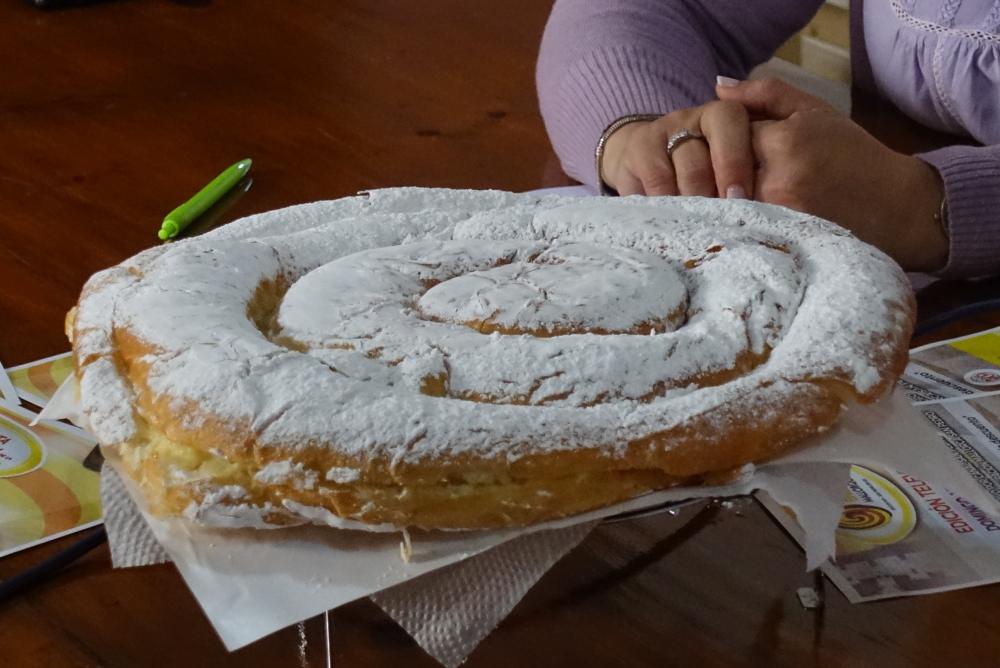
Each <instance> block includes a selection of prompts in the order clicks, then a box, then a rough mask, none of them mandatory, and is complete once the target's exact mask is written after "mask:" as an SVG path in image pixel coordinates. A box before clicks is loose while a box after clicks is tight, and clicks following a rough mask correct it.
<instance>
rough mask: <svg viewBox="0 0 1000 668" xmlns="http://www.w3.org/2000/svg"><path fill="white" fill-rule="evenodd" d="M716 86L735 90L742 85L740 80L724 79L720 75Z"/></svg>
mask: <svg viewBox="0 0 1000 668" xmlns="http://www.w3.org/2000/svg"><path fill="white" fill-rule="evenodd" d="M715 85H716V86H721V87H722V88H734V87H736V86H739V85H740V80H739V79H734V78H732V77H724V76H722V75H721V74H720V75H719V76H717V77H715Z"/></svg>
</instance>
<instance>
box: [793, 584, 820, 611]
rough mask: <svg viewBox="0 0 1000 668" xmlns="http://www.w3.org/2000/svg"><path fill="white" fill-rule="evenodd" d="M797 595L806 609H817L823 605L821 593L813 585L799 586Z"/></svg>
mask: <svg viewBox="0 0 1000 668" xmlns="http://www.w3.org/2000/svg"><path fill="white" fill-rule="evenodd" d="M795 595H796V596H798V597H799V603H800V604H802V607H803V608H805V609H806V610H816V609H817V608H821V607H823V599H822V598H820V596H819V593H818V592H817V591H816V590H815V589H813V588H812V587H799V588H798V589H797V590H796V592H795Z"/></svg>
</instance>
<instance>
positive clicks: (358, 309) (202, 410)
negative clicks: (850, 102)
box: [67, 189, 914, 528]
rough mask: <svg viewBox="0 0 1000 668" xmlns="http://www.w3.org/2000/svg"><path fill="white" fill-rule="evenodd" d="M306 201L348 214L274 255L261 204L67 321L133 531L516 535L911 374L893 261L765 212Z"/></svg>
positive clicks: (151, 259)
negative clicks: (137, 501) (125, 482)
mask: <svg viewBox="0 0 1000 668" xmlns="http://www.w3.org/2000/svg"><path fill="white" fill-rule="evenodd" d="M414 200H416V202H414ZM497 200H499V204H498V203H497ZM314 206H321V205H314ZM328 206H331V207H332V208H333V209H337V207H340V208H342V209H344V210H346V211H349V212H350V213H351V214H353V218H352V217H348V216H345V217H344V218H341V219H337V218H333V219H331V220H329V221H328V222H327V221H325V220H324V221H313V225H312V226H311V227H310V226H308V225H307V226H304V227H303V228H302V229H299V230H294V229H293V230H291V231H290V234H289V235H284V236H280V237H279V236H272V235H269V234H268V232H270V231H272V230H273V231H275V232H277V231H278V230H280V228H281V224H280V223H281V219H282V218H285V219H286V220H289V219H291V220H297V218H296V215H294V214H295V213H298V214H303V212H302V211H298V212H295V211H293V212H292V213H290V212H283V213H282V212H279V213H277V214H275V215H274V216H273V217H272V218H271V219H270V220H269V221H267V224H266V225H264V228H265V229H264V230H263V231H262V230H261V229H259V227H260V226H257V227H254V225H255V224H256V222H257V221H249V222H244V223H237V224H235V225H234V226H232V227H231V228H230V229H229V230H225V229H224V230H223V231H222V232H220V233H218V234H215V235H214V236H211V235H210V236H209V237H207V238H203V239H198V240H193V241H191V242H186V243H185V244H175V245H172V247H170V248H167V249H158V250H156V251H150V252H147V254H145V255H140V256H138V257H137V258H135V259H133V260H132V261H130V262H127V263H125V264H123V265H122V266H120V267H117V268H113V269H111V270H108V271H107V272H104V273H102V274H99V275H97V276H96V277H95V278H94V279H92V280H91V282H89V283H88V286H87V287H86V288H85V290H84V292H83V294H82V296H81V300H80V302H79V304H78V306H77V309H76V313H75V314H74V313H73V312H71V314H70V316H69V317H68V320H67V328H68V330H69V331H70V332H71V336H72V338H73V341H74V352H75V359H76V362H77V374H78V377H79V379H80V382H81V391H82V396H83V399H84V408H85V410H86V411H87V414H88V415H89V416H90V418H91V421H92V422H93V423H95V424H96V425H97V428H96V429H95V431H97V432H98V436H99V438H100V439H101V441H102V442H103V443H104V444H105V445H106V446H110V447H115V448H118V449H119V451H120V453H121V455H122V461H123V462H124V465H125V468H126V470H127V471H128V473H129V474H130V475H131V476H133V477H134V478H135V479H136V480H137V481H139V483H140V486H141V487H142V489H143V491H144V493H145V495H146V496H147V500H148V501H149V504H150V506H151V507H152V508H153V509H154V511H155V512H159V513H163V514H177V515H180V514H184V515H187V516H189V517H191V518H193V519H195V520H197V521H201V522H205V523H209V524H221V525H250V526H280V525H285V524H294V523H301V522H304V521H311V522H318V523H327V524H332V525H338V524H340V523H341V522H342V521H343V520H348V521H351V522H361V523H364V524H369V525H377V524H383V525H392V526H399V527H405V526H420V527H427V528H485V527H500V526H516V525H524V524H530V523H534V522H539V521H543V520H546V519H551V518H555V517H560V516H564V515H569V514H574V513H578V512H583V511H586V510H590V509H593V508H598V507H602V506H606V505H609V504H612V503H615V502H618V501H621V500H625V499H628V498H632V497H635V496H637V495H640V494H642V493H645V492H648V491H651V490H656V489H662V488H665V487H669V486H673V485H678V484H697V483H699V482H702V481H703V480H705V479H706V477H711V476H718V475H725V474H726V472H728V471H732V470H734V469H736V468H739V467H740V466H742V465H744V464H746V463H750V462H759V461H763V460H767V459H770V458H772V457H775V456H777V455H779V454H781V453H782V452H785V451H787V450H788V449H789V448H790V447H793V446H795V445H796V444H799V443H801V442H803V441H804V440H805V439H806V438H807V437H809V436H811V435H813V434H816V433H818V432H820V431H822V430H824V429H826V428H828V427H830V426H832V425H833V424H835V422H836V420H837V418H838V416H839V414H840V412H841V409H842V407H843V406H844V405H845V404H846V403H850V402H853V401H861V402H869V401H873V400H875V399H877V398H878V397H879V396H881V395H882V394H884V393H885V392H887V391H889V390H890V389H891V387H892V385H893V383H894V382H895V379H896V378H897V377H898V375H899V374H900V373H901V372H902V370H903V368H904V366H905V364H906V359H907V355H906V349H907V343H908V340H909V336H910V332H911V329H912V325H913V317H914V305H913V299H912V294H911V293H910V291H909V289H908V286H907V284H906V281H905V277H903V275H902V273H901V272H900V271H899V269H898V267H896V266H895V265H894V264H892V263H891V261H889V260H888V259H887V258H885V256H883V255H881V254H880V253H878V251H875V250H874V249H871V248H870V247H867V246H865V245H864V244H861V242H858V241H857V240H856V239H853V237H850V236H847V235H846V234H845V233H844V232H843V231H842V230H839V228H835V227H833V226H831V225H829V224H827V223H823V222H822V221H817V220H816V219H810V218H808V217H803V216H800V215H798V214H794V215H792V214H789V213H788V212H786V211H784V210H780V209H776V208H774V207H765V206H761V205H755V204H753V203H740V204H736V205H733V206H731V207H728V206H727V205H725V204H724V203H719V202H716V201H707V200H696V199H695V200H684V201H681V202H677V201H669V202H665V201H657V200H648V201H646V200H644V201H643V205H642V207H641V208H640V207H636V206H634V205H633V204H630V203H628V202H607V201H598V202H586V203H585V204H580V203H578V202H576V201H574V200H566V199H562V198H549V199H545V200H538V199H537V198H528V197H526V196H514V195H497V194H495V193H488V194H480V195H477V194H470V193H465V192H458V193H455V192H451V191H412V190H405V189H404V190H398V191H385V192H384V193H383V194H381V195H376V194H373V197H371V198H367V199H366V198H354V199H352V200H350V201H347V200H344V201H341V202H339V203H333V204H331V205H328ZM477 207H478V208H477ZM678 207H680V208H678ZM470 210H471V213H472V214H474V215H472V216H471V217H470ZM386 212H389V214H396V213H403V214H406V221H407V222H406V223H405V224H409V225H412V226H414V228H420V231H418V232H414V229H407V228H406V227H405V224H404V223H401V222H400V221H399V220H398V219H392V220H388V221H384V220H382V219H381V218H379V216H387V215H389V214H387V213H386ZM477 216H478V217H477ZM517 216H522V217H526V218H527V219H530V220H531V221H532V222H531V225H530V226H528V225H524V226H522V227H519V228H516V229H515V230H514V231H513V232H511V231H510V227H509V226H510V220H511V219H512V218H516V217H517ZM306 217H308V216H306ZM354 219H357V220H359V221H360V222H359V223H358V226H357V227H352V226H351V224H350V223H347V222H342V221H343V220H354ZM594 220H604V221H605V224H606V225H607V227H608V229H604V228H598V227H596V226H595V225H593V224H592V223H591V221H594ZM706 220H709V221H710V223H712V224H714V225H716V227H711V225H706V224H705V221H706ZM366 221H367V223H368V224H369V225H371V226H375V229H374V230H372V229H371V228H370V227H369V228H364V227H363V226H362V225H363V224H364V223H365V222H366ZM380 221H381V222H384V223H385V226H384V229H383V228H378V227H377V225H378V224H379V223H380ZM427 221H430V222H427ZM748 221H749V224H748ZM616 224H617V225H619V226H620V227H621V228H622V229H621V230H618V229H616V228H615V227H614V226H615V225H616ZM421 225H422V226H423V227H421ZM394 226H403V229H401V230H396V229H394ZM317 231H322V232H325V233H326V234H327V235H332V236H334V237H335V238H334V241H337V242H340V243H339V245H340V247H337V248H326V247H321V248H319V249H318V250H316V249H314V248H313V246H322V244H323V243H326V242H325V241H320V239H321V238H322V237H320V236H318V235H317V234H316V233H317ZM262 232H263V233H262ZM380 234H381V235H383V238H382V239H378V240H375V241H374V242H373V241H372V240H371V239H368V238H367V237H365V235H369V236H378V235H380ZM338 235H339V236H338ZM421 235H423V236H424V237H426V238H433V239H435V240H434V241H429V242H428V241H421V242H419V243H410V242H412V241H414V238H416V239H420V238H421ZM295 237H300V238H295ZM509 238H512V240H509V241H495V240H497V239H501V240H503V239H509ZM359 239H360V241H359ZM387 239H388V243H386V240H387ZM440 239H446V240H440ZM480 239H491V240H493V241H490V243H488V244H484V243H483V242H482V241H479V240H480ZM470 240H471V241H470ZM352 244H353V246H354V248H348V250H351V251H357V252H346V251H345V250H344V248H342V246H348V247H351V246H352ZM328 245H330V246H332V245H334V244H328ZM845 252H850V253H852V254H851V255H847V256H845V255H844V253H845ZM837 257H839V258H841V261H842V263H843V264H844V265H845V266H844V267H843V269H839V268H838V267H835V266H829V265H831V264H833V263H835V262H836V261H837V260H836V258H837ZM844 270H846V271H847V272H848V273H849V275H848V276H841V275H840V274H841V272H842V271H844ZM602 272H606V273H602ZM213 276H214V277H216V278H213ZM595 276H597V277H599V278H594V277H595ZM834 276H837V278H832V277H834ZM193 278H197V279H198V280H199V281H203V282H200V283H198V284H197V287H196V288H195V289H194V294H193V295H192V288H191V282H190V281H191V280H193ZM171 281H173V282H174V285H171ZM212 281H216V282H215V283H213V282H212ZM588 281H589V282H588ZM830 282H836V283H837V285H829V283H830ZM178 283H183V284H184V286H185V287H184V288H183V289H181V288H178V287H177V284H178ZM389 288H391V289H389ZM837 288H842V289H848V290H851V291H853V293H848V294H844V295H842V296H841V299H842V300H843V303H842V304H836V305H833V306H831V304H830V295H832V294H837V292H836V289H837ZM387 295H388V296H387ZM484 295H485V296H484ZM620 295H623V296H624V297H621V296H620ZM206 304H207V305H206ZM529 307H530V308H529ZM331 314H332V315H331ZM351 314H355V315H351ZM349 316H350V317H349ZM193 318H194V319H201V322H202V323H203V325H204V326H203V327H196V326H194V325H193V324H192V319H193ZM839 328H844V329H847V330H849V331H847V332H845V331H841V329H839ZM216 329H218V331H216ZM206 330H207V331H206ZM165 331H168V332H170V333H173V334H174V336H173V337H171V336H168V335H165V334H164V332H165ZM220 332H221V333H220ZM118 396H120V397H123V398H125V399H126V400H127V405H126V407H125V408H123V407H122V406H121V405H120V404H118V403H114V398H115V397H118ZM109 397H110V399H109ZM324 411H326V412H324Z"/></svg>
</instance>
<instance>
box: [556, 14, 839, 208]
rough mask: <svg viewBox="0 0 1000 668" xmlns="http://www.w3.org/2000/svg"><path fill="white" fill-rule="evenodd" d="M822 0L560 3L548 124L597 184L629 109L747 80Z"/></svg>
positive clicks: (657, 108) (581, 176) (691, 102)
mask: <svg viewBox="0 0 1000 668" xmlns="http://www.w3.org/2000/svg"><path fill="white" fill-rule="evenodd" d="M821 4H822V2H821V0H756V1H755V2H749V3H748V2H746V0H557V2H556V3H555V6H554V7H553V10H552V14H551V15H550V17H549V22H548V24H547V25H546V28H545V33H544V35H543V37H542V45H541V52H540V54H539V59H538V68H537V71H536V83H537V86H538V96H539V103H540V106H541V111H542V117H543V119H544V121H545V126H546V129H547V130H548V133H549V137H550V139H551V141H552V144H553V146H554V148H555V151H556V153H557V154H558V155H559V158H560V160H561V161H562V165H563V169H564V170H565V171H566V173H567V174H569V175H570V176H572V177H574V178H576V179H578V180H580V181H581V182H583V183H585V184H587V185H589V186H591V187H592V188H596V186H597V170H596V166H595V162H594V150H595V148H596V146H597V142H598V140H599V139H600V136H601V134H602V133H603V132H604V130H605V129H606V128H607V127H608V126H609V125H610V124H611V123H613V122H614V121H616V120H617V119H619V118H622V117H624V116H628V115H630V114H638V113H655V114H665V113H668V112H670V111H673V110H675V109H682V108H685V107H691V106H697V105H700V104H704V103H705V102H707V101H709V100H711V99H713V98H714V96H715V92H714V88H713V86H714V84H715V77H716V75H718V74H722V75H725V76H730V77H737V78H743V77H745V76H746V74H747V73H748V72H749V71H750V69H752V68H753V67H754V66H755V65H758V64H760V63H762V62H764V61H765V60H767V59H768V58H769V57H770V56H771V55H772V54H773V53H774V51H775V50H776V49H777V48H778V47H779V46H780V45H781V43H782V42H784V41H785V40H786V39H788V38H789V37H790V36H791V35H793V34H794V33H795V32H796V31H797V30H799V29H800V28H801V27H802V26H803V25H805V23H806V22H807V21H808V20H809V19H810V18H811V17H812V16H813V14H815V13H816V11H817V9H818V7H819V6H820V5H821Z"/></svg>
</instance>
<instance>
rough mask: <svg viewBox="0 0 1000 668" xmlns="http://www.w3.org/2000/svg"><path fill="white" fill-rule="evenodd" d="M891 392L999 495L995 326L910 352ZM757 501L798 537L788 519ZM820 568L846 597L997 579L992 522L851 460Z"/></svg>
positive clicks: (999, 349)
mask: <svg viewBox="0 0 1000 668" xmlns="http://www.w3.org/2000/svg"><path fill="white" fill-rule="evenodd" d="M910 359H911V363H910V365H909V366H908V367H907V370H906V374H905V375H904V377H903V378H901V379H900V381H899V389H900V390H901V391H902V392H904V393H905V394H906V396H908V397H909V399H910V400H911V401H912V402H913V404H914V406H915V407H916V408H917V409H918V410H919V411H920V413H921V414H922V415H923V416H924V418H926V419H927V420H928V421H929V422H930V423H931V424H932V425H933V426H934V427H935V428H936V429H937V431H938V433H939V434H940V435H941V446H942V447H946V448H948V449H949V450H950V451H951V453H952V454H953V455H954V456H955V457H956V458H957V459H958V461H959V462H960V463H961V464H962V466H963V467H964V468H965V469H966V470H967V471H968V472H969V473H970V474H971V476H972V477H973V479H975V480H976V481H977V482H978V483H979V484H980V486H981V487H982V488H983V491H984V492H986V493H987V494H989V495H991V496H993V497H994V498H996V499H998V500H1000V391H998V390H1000V328H997V329H992V330H988V331H986V332H981V333H979V334H975V335H972V336H967V337H962V338H960V339H953V340H950V341H942V342H940V343H935V344H932V345H929V346H924V347H921V348H916V349H914V350H913V351H911V356H910ZM760 500H761V502H762V503H763V505H764V506H765V507H766V508H767V509H768V510H769V511H770V512H771V514H772V515H774V517H775V518H776V519H777V520H778V521H779V523H780V524H781V525H782V526H783V527H784V528H785V529H786V530H787V531H789V533H791V534H792V536H793V537H795V538H796V540H798V541H799V542H800V543H801V542H802V540H801V537H802V532H801V529H799V527H798V524H797V523H796V522H795V519H794V518H793V517H791V516H790V515H789V514H788V513H787V512H786V511H785V509H784V508H782V507H781V506H780V505H778V504H776V503H775V502H774V501H773V500H772V499H770V498H768V497H766V496H764V495H761V496H760ZM822 569H823V572H824V573H825V574H826V575H827V576H828V577H829V578H830V580H831V581H833V583H834V584H835V585H837V587H838V588H839V589H840V590H841V591H842V592H843V593H844V595H845V596H846V597H847V598H848V600H850V601H851V602H853V603H858V602H861V601H871V600H875V599H881V598H889V597H895V596H912V595H917V594H929V593H932V592H937V591H946V590H949V589H958V588H962V587H972V586H975V585H981V584H988V583H992V582H1000V518H997V517H991V516H990V515H988V514H987V513H986V512H984V511H983V510H982V509H980V508H979V507H977V506H976V505H975V504H974V503H973V502H971V501H970V500H968V499H965V498H962V497H961V496H957V495H955V494H953V493H951V492H950V491H949V490H947V489H939V488H936V487H935V486H934V485H932V484H930V483H928V482H925V481H923V480H920V479H918V478H915V477H913V476H911V475H907V474H906V473H905V472H898V471H872V470H870V469H867V468H864V467H860V466H854V467H852V469H851V480H850V483H849V484H848V489H847V492H846V494H845V500H844V512H843V515H842V516H841V519H840V525H839V527H838V530H837V556H836V560H835V562H833V563H827V564H825V565H824V566H823V567H822Z"/></svg>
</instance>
